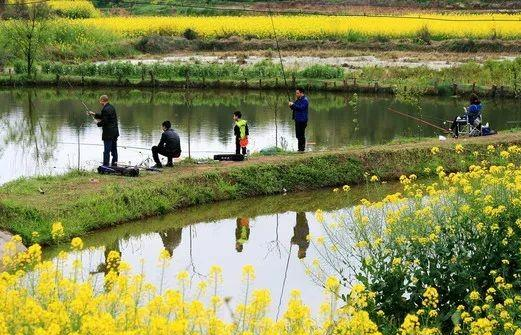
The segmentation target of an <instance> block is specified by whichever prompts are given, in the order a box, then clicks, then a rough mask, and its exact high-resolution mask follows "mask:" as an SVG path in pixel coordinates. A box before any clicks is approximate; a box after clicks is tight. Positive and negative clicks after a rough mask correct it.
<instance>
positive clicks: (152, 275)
mask: <svg viewBox="0 0 521 335" xmlns="http://www.w3.org/2000/svg"><path fill="white" fill-rule="evenodd" d="M398 188H399V185H395V184H385V185H382V188H381V189H380V191H378V192H375V191H374V190H368V189H367V188H365V187H353V188H352V191H351V192H349V193H333V192H332V191H331V190H325V191H316V192H310V193H300V194H294V195H286V196H284V195H279V196H272V197H261V198H255V199H248V200H247V201H245V200H241V201H227V202H223V203H219V204H213V205H203V206H199V207H197V208H189V209H186V210H180V211H178V212H177V213H175V214H172V215H168V216H164V217H158V218H153V219H148V220H143V221H139V222H134V223H129V224H124V225H120V226H117V227H114V228H111V229H108V230H105V231H100V232H97V233H93V234H90V235H88V236H85V238H84V244H85V250H83V251H82V252H81V255H79V256H80V257H81V259H82V260H83V263H84V264H85V267H86V269H85V272H86V273H91V274H92V275H93V276H99V279H98V280H96V279H95V281H96V282H98V283H103V280H102V279H103V276H105V275H106V273H107V264H108V263H109V252H110V251H111V250H116V251H118V252H120V253H121V257H122V260H124V261H125V262H127V263H128V264H130V265H131V267H132V269H133V272H134V273H140V272H141V271H142V272H143V273H144V274H145V275H146V277H147V280H150V281H152V282H153V283H155V284H158V283H159V282H160V280H161V279H160V277H161V269H160V267H158V262H157V259H158V256H159V253H160V251H161V250H162V249H163V248H165V249H166V250H167V251H168V252H169V253H170V254H171V255H172V259H171V260H170V261H169V263H168V267H167V269H166V272H165V274H164V278H167V280H166V281H165V286H164V287H165V288H176V284H175V280H174V278H175V277H176V275H177V273H179V272H180V271H185V270H186V271H188V272H189V273H190V275H191V276H192V277H194V279H199V280H204V279H206V278H207V276H208V273H209V269H210V267H211V266H212V265H215V264H218V265H220V266H222V268H223V277H224V281H223V287H222V292H221V293H222V295H223V296H232V297H238V296H240V295H241V291H240V288H241V287H242V282H241V276H242V275H241V272H242V267H243V266H244V265H246V264H251V265H253V266H254V267H255V269H256V280H255V287H257V288H267V289H269V290H270V291H271V294H272V298H273V301H274V306H276V305H277V303H278V302H279V300H280V303H281V305H282V310H283V309H284V306H285V304H286V302H287V299H288V297H289V292H290V291H291V289H299V290H301V291H302V294H303V299H304V301H305V302H306V303H308V304H310V305H315V306H317V304H316V302H317V301H320V300H321V299H322V288H321V287H319V286H317V285H316V284H315V283H314V282H313V281H312V279H311V278H310V277H309V276H308V275H307V274H306V267H305V263H303V262H302V261H298V259H301V260H305V261H306V262H308V263H309V262H311V261H312V260H313V259H314V258H316V257H318V254H317V251H316V250H315V248H314V247H313V246H312V245H310V242H309V241H308V240H307V236H308V235H309V234H312V235H314V236H319V235H323V232H322V228H321V225H320V223H319V222H317V220H316V219H315V216H314V212H315V211H316V210H317V209H319V208H320V209H322V210H324V211H325V216H326V218H328V219H332V218H333V217H334V216H336V215H341V214H342V213H344V212H345V211H346V210H349V208H350V206H352V204H353V203H355V202H358V201H359V199H361V198H362V197H365V198H369V199H376V198H381V197H383V196H384V195H385V194H387V193H390V192H395V191H397V189H398ZM233 246H234V247H233ZM62 248H63V249H67V250H68V249H69V246H63V247H62ZM237 249H240V250H241V252H238V250H237ZM60 250H61V249H60V247H53V248H47V249H45V250H44V256H45V258H46V259H52V258H54V257H58V254H59V252H60ZM96 278H97V277H96ZM100 285H101V284H100ZM273 312H275V308H274V310H273Z"/></svg>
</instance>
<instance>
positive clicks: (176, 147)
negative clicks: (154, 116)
mask: <svg viewBox="0 0 521 335" xmlns="http://www.w3.org/2000/svg"><path fill="white" fill-rule="evenodd" d="M162 128H163V134H162V135H161V140H160V141H159V144H158V145H157V146H153V147H152V157H154V162H156V165H155V166H154V167H156V168H162V167H163V165H162V164H161V161H160V160H159V155H163V156H166V157H167V158H168V163H167V164H166V166H174V164H173V162H172V161H173V158H177V157H179V156H181V140H180V139H179V135H177V133H176V132H175V131H174V130H173V129H172V124H171V123H170V121H165V122H163V124H162Z"/></svg>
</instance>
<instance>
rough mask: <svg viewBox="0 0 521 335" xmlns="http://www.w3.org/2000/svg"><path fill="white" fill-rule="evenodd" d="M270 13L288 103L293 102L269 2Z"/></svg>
mask: <svg viewBox="0 0 521 335" xmlns="http://www.w3.org/2000/svg"><path fill="white" fill-rule="evenodd" d="M268 11H269V15H270V20H271V27H272V28H273V37H274V38H275V45H276V47H277V52H278V54H279V61H280V69H281V71H282V77H283V78H284V86H286V94H287V96H288V101H291V95H290V94H289V88H288V81H287V79H286V71H284V62H283V61H282V54H281V52H280V45H279V37H278V35H277V30H276V29H275V23H274V22H273V14H272V12H271V6H270V4H269V2H268Z"/></svg>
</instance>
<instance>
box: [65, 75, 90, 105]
mask: <svg viewBox="0 0 521 335" xmlns="http://www.w3.org/2000/svg"><path fill="white" fill-rule="evenodd" d="M63 80H65V82H66V83H67V85H69V87H70V88H71V89H72V90H74V87H73V86H72V84H71V82H70V81H68V80H67V78H66V77H64V78H63ZM78 100H80V102H81V104H82V105H83V107H84V108H85V112H87V113H88V112H90V111H91V110H90V108H89V107H87V105H86V104H85V102H84V101H83V99H82V98H81V97H80V98H79V99H78Z"/></svg>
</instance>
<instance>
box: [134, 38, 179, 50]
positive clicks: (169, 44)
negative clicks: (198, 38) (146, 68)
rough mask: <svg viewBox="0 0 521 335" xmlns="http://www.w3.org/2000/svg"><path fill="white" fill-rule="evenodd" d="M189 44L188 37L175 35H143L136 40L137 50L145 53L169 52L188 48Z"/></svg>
mask: <svg viewBox="0 0 521 335" xmlns="http://www.w3.org/2000/svg"><path fill="white" fill-rule="evenodd" d="M188 45H189V42H187V40H186V39H184V38H181V37H173V36H162V35H153V36H143V37H141V38H139V40H138V41H137V42H136V44H135V47H136V49H137V50H139V51H141V52H144V53H155V54H160V53H168V52H172V51H175V50H179V49H186V48H187V47H188Z"/></svg>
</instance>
